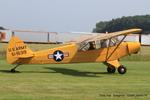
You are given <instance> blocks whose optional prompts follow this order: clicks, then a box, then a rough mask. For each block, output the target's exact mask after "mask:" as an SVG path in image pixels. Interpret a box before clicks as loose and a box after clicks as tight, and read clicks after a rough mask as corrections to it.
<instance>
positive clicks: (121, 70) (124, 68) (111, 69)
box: [107, 65, 127, 74]
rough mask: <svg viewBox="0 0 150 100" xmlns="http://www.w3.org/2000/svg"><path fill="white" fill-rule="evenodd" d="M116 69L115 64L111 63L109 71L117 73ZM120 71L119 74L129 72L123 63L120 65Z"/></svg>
mask: <svg viewBox="0 0 150 100" xmlns="http://www.w3.org/2000/svg"><path fill="white" fill-rule="evenodd" d="M115 71H116V68H115V67H114V66H112V65H109V66H108V67H107V72H108V73H115ZM118 72H119V74H125V73H126V72H127V69H126V67H124V66H123V65H121V66H119V67H118Z"/></svg>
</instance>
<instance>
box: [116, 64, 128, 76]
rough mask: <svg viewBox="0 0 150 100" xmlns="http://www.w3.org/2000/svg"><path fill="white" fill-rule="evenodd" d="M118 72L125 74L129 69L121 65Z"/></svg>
mask: <svg viewBox="0 0 150 100" xmlns="http://www.w3.org/2000/svg"><path fill="white" fill-rule="evenodd" d="M118 72H119V73H120V74H125V73H126V72H127V69H126V67H124V66H123V65H121V66H120V67H119V68H118Z"/></svg>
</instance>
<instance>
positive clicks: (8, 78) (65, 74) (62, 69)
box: [0, 44, 150, 100]
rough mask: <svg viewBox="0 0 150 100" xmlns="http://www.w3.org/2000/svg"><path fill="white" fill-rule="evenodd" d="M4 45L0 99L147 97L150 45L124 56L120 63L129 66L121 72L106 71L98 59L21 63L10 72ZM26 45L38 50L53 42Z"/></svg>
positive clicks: (123, 99) (149, 96)
mask: <svg viewBox="0 0 150 100" xmlns="http://www.w3.org/2000/svg"><path fill="white" fill-rule="evenodd" d="M6 46H7V44H2V45H0V47H1V48H0V51H1V59H0V100H104V99H105V100H110V99H112V100H120V99H121V100H129V99H131V100H141V99H142V100H149V99H150V77H149V76H150V67H149V66H150V62H149V61H150V60H149V59H150V58H149V54H150V53H149V50H150V47H142V50H141V53H140V54H138V55H133V57H132V56H131V57H132V58H131V57H130V58H124V59H123V61H122V64H124V65H125V66H126V67H127V69H128V70H127V73H126V74H125V75H120V74H118V73H115V74H107V73H106V67H105V66H104V65H103V64H101V63H85V64H60V65H59V64H57V65H54V64H49V65H22V66H20V67H19V68H18V69H17V70H18V71H19V72H18V73H10V72H9V69H11V68H12V67H13V66H12V65H9V64H7V63H6V61H5V59H4V55H3V52H5V48H6ZM29 46H30V47H31V48H32V49H34V50H40V49H41V48H43V49H45V48H50V47H53V46H56V45H53V46H51V45H40V47H39V45H29ZM36 46H38V47H36ZM35 47H36V48H35ZM146 56H147V57H146ZM142 57H143V58H142ZM129 60H130V61H129ZM136 60H137V61H136Z"/></svg>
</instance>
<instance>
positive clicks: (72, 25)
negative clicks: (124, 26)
mask: <svg viewBox="0 0 150 100" xmlns="http://www.w3.org/2000/svg"><path fill="white" fill-rule="evenodd" d="M145 14H150V0H0V26H4V27H6V28H9V29H32V30H44V31H51V32H91V31H92V30H93V28H94V27H95V24H96V23H97V22H99V21H108V20H111V19H114V18H118V17H122V16H133V15H145Z"/></svg>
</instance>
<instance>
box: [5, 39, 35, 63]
mask: <svg viewBox="0 0 150 100" xmlns="http://www.w3.org/2000/svg"><path fill="white" fill-rule="evenodd" d="M6 56H7V62H8V63H10V64H18V63H19V62H20V61H19V59H20V58H30V57H33V52H32V51H31V49H29V48H28V47H27V45H26V44H25V43H24V42H23V41H22V40H21V39H19V38H18V37H16V36H12V38H11V39H10V41H9V44H8V47H7V55H6Z"/></svg>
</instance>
